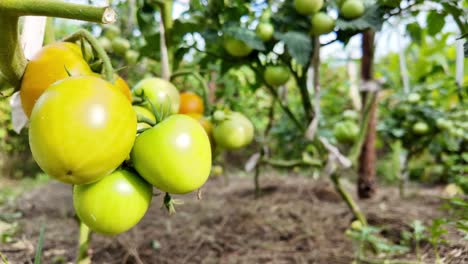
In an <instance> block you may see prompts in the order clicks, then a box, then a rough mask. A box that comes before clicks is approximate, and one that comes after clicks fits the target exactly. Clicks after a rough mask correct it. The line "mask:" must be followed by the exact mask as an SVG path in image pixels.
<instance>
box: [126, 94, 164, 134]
mask: <svg viewBox="0 0 468 264" xmlns="http://www.w3.org/2000/svg"><path fill="white" fill-rule="evenodd" d="M168 100H169V102H168V103H166V104H160V105H159V108H157V107H156V106H155V105H154V104H153V103H152V102H151V100H150V99H149V98H148V96H147V95H145V92H144V91H142V93H141V94H139V95H138V96H137V97H134V98H133V99H132V104H133V105H135V106H143V107H144V106H149V108H150V109H151V111H150V112H151V113H152V114H153V115H154V116H155V117H156V121H153V120H151V119H149V118H148V117H146V116H144V115H141V114H137V121H138V122H139V123H146V124H148V125H149V127H145V128H142V129H139V130H138V131H137V133H143V132H144V131H146V130H148V129H150V128H151V127H154V126H155V125H157V124H158V123H161V122H162V121H163V120H164V119H165V118H167V117H168V116H170V115H171V102H170V98H168Z"/></svg>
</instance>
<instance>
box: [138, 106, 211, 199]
mask: <svg viewBox="0 0 468 264" xmlns="http://www.w3.org/2000/svg"><path fill="white" fill-rule="evenodd" d="M131 159H132V161H133V165H134V166H135V169H136V170H137V171H138V173H139V174H140V175H141V176H142V177H143V178H144V179H146V180H147V181H148V182H150V183H151V184H153V185H154V186H155V187H156V188H158V189H160V190H162V191H164V192H168V193H174V194H184V193H189V192H192V191H194V190H197V189H199V188H200V187H201V186H202V185H203V184H204V183H205V181H206V180H207V179H208V176H209V175H210V170H211V146H210V140H209V138H208V135H207V134H206V132H205V129H204V128H203V127H202V126H201V125H200V123H199V122H198V121H197V120H195V119H194V118H192V117H190V116H187V115H179V114H177V115H173V116H170V117H168V118H166V119H164V120H163V121H162V122H161V123H158V124H157V125H156V126H154V127H153V128H151V129H148V130H146V131H145V132H143V133H141V134H140V135H139V136H138V137H137V139H136V141H135V145H134V146H133V150H132V153H131Z"/></svg>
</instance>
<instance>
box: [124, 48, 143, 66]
mask: <svg viewBox="0 0 468 264" xmlns="http://www.w3.org/2000/svg"><path fill="white" fill-rule="evenodd" d="M138 57H140V54H139V53H138V51H135V50H127V52H125V61H126V62H127V63H128V64H130V65H134V64H136V63H137V62H138Z"/></svg>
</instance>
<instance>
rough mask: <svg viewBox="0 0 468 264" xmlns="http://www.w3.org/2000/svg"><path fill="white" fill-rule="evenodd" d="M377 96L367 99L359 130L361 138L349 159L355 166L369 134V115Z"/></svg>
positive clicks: (354, 146)
mask: <svg viewBox="0 0 468 264" xmlns="http://www.w3.org/2000/svg"><path fill="white" fill-rule="evenodd" d="M375 96H376V94H375V93H371V94H370V96H368V97H367V100H366V102H365V107H364V113H363V118H362V120H361V126H360V129H359V136H358V140H357V141H356V143H355V145H353V147H352V149H351V151H350V154H349V159H350V160H351V161H352V163H353V165H355V164H356V163H357V159H358V157H359V155H361V150H362V145H363V144H364V140H365V138H366V134H367V127H368V125H369V116H370V115H369V113H370V109H371V106H372V102H373V101H374V97H375Z"/></svg>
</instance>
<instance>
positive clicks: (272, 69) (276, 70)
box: [264, 65, 289, 86]
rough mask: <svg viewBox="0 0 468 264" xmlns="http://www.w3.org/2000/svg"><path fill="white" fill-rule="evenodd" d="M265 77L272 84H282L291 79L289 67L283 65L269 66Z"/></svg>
mask: <svg viewBox="0 0 468 264" xmlns="http://www.w3.org/2000/svg"><path fill="white" fill-rule="evenodd" d="M264 79H265V82H266V83H267V84H269V85H271V86H281V85H283V84H285V83H286V82H287V81H288V80H289V69H288V68H287V67H286V66H283V65H272V66H268V67H267V68H266V69H265V72H264Z"/></svg>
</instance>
